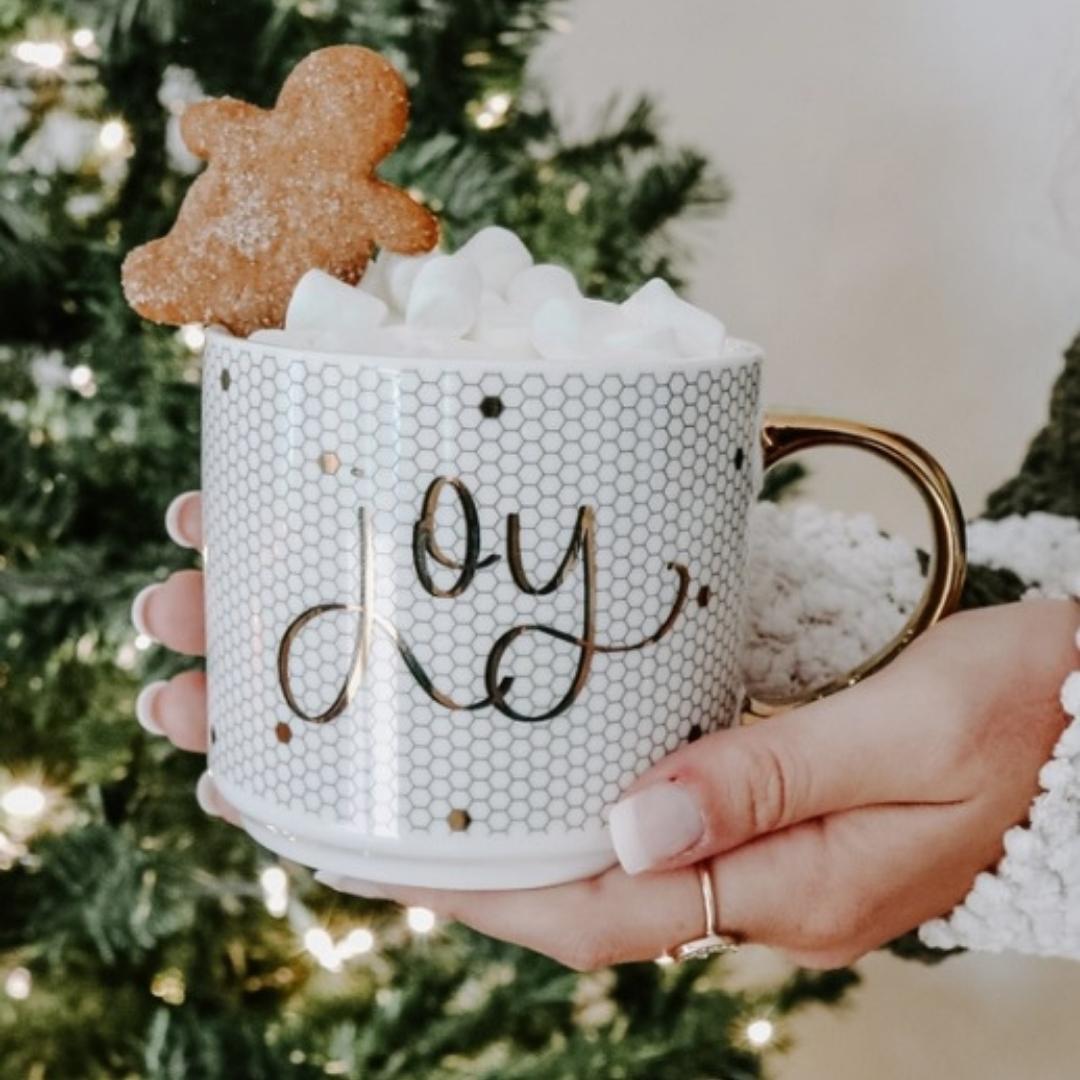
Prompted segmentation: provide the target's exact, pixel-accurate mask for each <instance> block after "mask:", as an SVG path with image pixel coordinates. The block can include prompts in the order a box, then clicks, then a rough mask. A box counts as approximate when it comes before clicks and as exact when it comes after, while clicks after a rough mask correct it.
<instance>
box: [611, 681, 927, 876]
mask: <svg viewBox="0 0 1080 1080" xmlns="http://www.w3.org/2000/svg"><path fill="white" fill-rule="evenodd" d="M884 674H887V673H884ZM884 674H883V675H881V676H876V677H875V678H873V679H869V680H867V681H866V682H865V683H861V684H859V685H858V686H856V687H852V688H851V689H849V690H844V691H842V692H840V693H838V694H834V695H833V696H831V697H829V698H825V699H823V700H821V701H816V702H814V703H813V704H810V705H806V706H804V707H803V708H800V709H796V710H793V711H791V712H787V713H783V714H781V715H779V716H775V717H772V718H771V719H769V720H765V721H763V722H761V723H759V724H755V725H754V726H752V727H737V728H732V729H729V730H726V731H719V732H716V733H715V734H712V735H709V736H706V737H705V738H703V739H700V740H699V741H697V742H695V743H691V744H689V745H687V746H684V747H682V748H680V749H679V750H677V751H676V752H675V753H673V754H671V755H670V756H669V757H667V758H665V759H664V760H663V761H661V762H659V763H658V764H657V765H655V766H654V767H653V768H652V769H650V770H649V771H648V772H646V773H645V774H644V775H643V776H641V777H639V778H638V779H637V780H636V781H635V782H634V784H633V785H632V786H631V788H630V789H629V791H628V792H627V793H626V794H625V795H624V796H623V798H622V799H621V800H620V801H619V803H618V804H617V805H616V806H615V807H614V808H613V809H612V811H611V815H610V819H609V823H610V828H611V839H612V843H613V845H614V848H615V853H616V855H618V858H619V862H620V863H622V866H623V869H624V870H626V871H627V873H630V874H636V873H640V872H642V871H644V870H671V869H675V868H677V867H680V866H686V865H688V864H690V863H694V862H697V861H698V860H700V859H703V858H706V857H708V856H710V855H716V854H718V853H720V852H723V851H727V850H729V849H731V848H734V847H738V846H739V845H740V844H744V843H746V842H747V841H748V840H751V839H753V838H754V837H756V836H760V835H763V834H765V833H771V832H775V831H776V830H778V829H783V828H786V827H787V826H789V825H794V824H796V823H797V822H801V821H806V820H808V819H810V818H814V817H820V816H821V815H824V814H828V813H832V812H834V811H838V810H845V809H851V808H854V807H857V806H864V805H869V804H875V803H891V802H909V801H920V802H921V801H928V800H929V801H942V799H941V794H940V792H938V793H937V797H934V796H933V795H932V794H931V791H930V789H931V788H932V786H933V781H934V779H935V778H936V777H935V776H934V772H935V770H933V769H932V768H929V767H928V759H929V758H930V757H931V755H932V750H933V748H934V747H935V743H937V742H938V740H939V739H940V727H941V720H942V718H941V717H940V714H939V713H937V710H935V709H933V708H932V707H931V706H930V703H929V702H926V703H924V702H920V701H918V700H916V695H915V694H913V693H911V691H910V688H908V690H907V692H904V690H903V688H902V687H901V686H899V684H898V683H897V681H896V680H893V679H888V678H885V677H884ZM928 717H929V718H931V720H930V722H931V723H933V724H935V725H936V726H937V727H938V732H937V736H938V738H937V739H935V738H933V737H930V736H929V733H928V731H927V728H928V727H929V726H930V724H929V723H928V722H927V718H928ZM920 727H921V728H922V729H923V730H921V731H920V730H919V729H920ZM933 756H934V757H936V755H933Z"/></svg>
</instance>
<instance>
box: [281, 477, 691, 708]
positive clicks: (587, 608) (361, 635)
mask: <svg viewBox="0 0 1080 1080" xmlns="http://www.w3.org/2000/svg"><path fill="white" fill-rule="evenodd" d="M448 489H449V490H450V491H452V492H453V493H454V494H455V495H456V496H457V502H458V508H459V510H460V513H461V515H462V518H463V522H464V527H465V529H464V531H465V550H464V553H463V554H462V556H461V558H460V559H458V558H455V556H453V555H451V554H449V553H447V552H446V551H444V550H443V549H442V547H440V545H439V544H438V543H437V541H436V539H435V514H436V511H437V510H438V508H439V501H440V499H441V498H442V496H443V494H444V492H446V491H447V490H448ZM358 525H359V534H360V535H359V539H360V552H361V558H360V602H359V603H358V604H344V603H330V604H316V605H315V606H314V607H310V608H308V609H307V610H306V611H304V612H302V613H301V614H300V615H298V616H297V617H296V618H295V619H294V620H293V621H292V622H291V623H290V624H289V626H288V628H287V629H286V630H285V633H284V634H283V635H282V637H281V642H280V645H279V647H278V680H279V682H280V684H281V690H282V693H283V694H284V696H285V701H286V702H287V703H288V706H289V708H290V709H291V710H292V711H293V713H295V714H296V716H298V717H300V719H302V720H307V721H309V722H310V723H313V724H325V723H327V722H328V721H330V720H333V719H334V718H335V717H337V716H340V715H341V713H342V712H344V711H345V709H346V708H348V706H349V704H350V702H351V701H352V700H353V698H354V697H355V696H356V694H357V692H358V691H359V689H360V687H361V686H362V685H363V682H364V676H365V674H366V672H367V669H368V661H369V656H370V652H371V644H372V641H373V639H374V636H375V635H376V634H382V635H383V636H384V637H385V638H387V639H388V640H389V641H391V642H392V643H393V645H394V646H395V647H396V649H397V651H398V653H399V654H400V656H401V659H402V660H403V661H404V663H405V666H406V667H407V668H408V670H409V672H410V673H411V674H412V676H413V678H414V679H415V680H416V682H417V684H418V685H419V686H420V687H421V688H422V689H423V691H424V692H425V693H426V694H427V695H428V697H430V698H431V700H432V701H434V702H436V703H437V704H439V705H442V706H443V707H445V708H447V709H464V710H468V711H475V710H477V709H483V708H486V707H488V706H489V705H490V706H494V707H495V708H496V709H497V710H498V711H499V712H501V713H502V714H503V715H505V716H508V717H510V718H511V719H513V720H522V721H525V722H527V723H537V722H540V721H542V720H550V719H552V717H555V716H558V715H559V714H560V713H562V712H565V710H566V709H568V708H569V707H570V706H571V705H572V704H573V703H574V702H575V701H576V700H577V698H578V697H579V695H580V694H581V692H582V690H583V689H584V688H585V684H586V682H587V681H588V679H589V673H590V671H591V670H592V664H593V659H594V658H595V657H596V655H597V654H599V653H608V654H610V653H629V652H634V651H636V650H638V649H644V648H645V647H646V646H647V645H652V644H655V643H656V642H658V641H660V640H661V639H662V638H663V637H665V636H666V635H667V634H668V633H669V632H670V631H671V629H672V627H673V626H674V625H675V622H676V620H677V619H678V617H679V614H680V612H681V611H682V610H683V607H684V606H685V604H686V598H687V594H688V592H689V588H690V572H689V570H688V569H687V568H686V566H684V565H683V564H682V563H675V562H672V563H668V564H667V569H668V570H673V571H674V572H675V574H676V575H677V577H678V582H679V588H678V595H677V596H676V598H675V602H674V604H673V605H672V607H671V610H670V611H669V612H668V614H667V616H666V617H665V618H664V620H663V621H662V622H661V623H660V625H659V626H658V627H657V628H656V630H655V631H654V632H653V633H651V634H650V635H649V636H648V637H645V638H643V639H642V640H640V641H635V642H632V643H630V644H625V645H604V644H601V643H600V642H598V641H597V640H596V515H595V513H594V511H593V510H592V508H591V507H588V506H582V507H580V508H579V509H578V512H577V520H576V521H575V523H574V528H573V532H572V533H571V536H570V539H569V543H568V544H567V546H566V552H565V554H564V555H563V557H562V559H561V561H560V562H559V565H558V567H557V568H556V570H555V573H554V574H553V575H552V576H551V579H550V580H549V581H547V582H545V583H543V584H536V583H534V582H533V581H531V580H530V579H529V575H528V573H527V572H526V570H525V566H524V563H523V561H522V554H521V521H520V518H519V516H518V515H517V514H508V515H507V517H506V555H505V559H506V566H507V568H508V569H509V572H510V577H511V579H512V580H513V582H514V584H515V585H516V586H517V588H518V589H520V590H521V592H522V593H524V594H526V595H528V596H548V595H550V594H551V593H553V592H555V591H556V590H557V589H559V588H560V587H561V586H563V585H564V584H565V583H566V582H567V581H568V580H569V578H570V576H571V575H572V574H573V572H574V570H575V569H576V567H577V565H578V563H580V564H581V566H582V571H583V572H582V574H581V575H580V589H581V603H580V608H579V611H580V619H581V632H580V633H579V634H572V633H567V632H566V631H564V630H559V629H557V628H555V627H552V626H542V625H540V624H537V623H525V624H522V625H518V626H512V627H510V628H509V629H508V630H506V631H505V632H504V633H503V634H501V635H500V636H499V637H498V638H497V639H496V640H495V642H494V644H493V645H492V647H491V650H490V651H489V652H488V654H487V659H486V661H485V664H484V690H485V696H484V697H483V698H482V699H481V700H480V701H473V702H470V703H464V702H459V701H455V700H454V699H453V698H452V697H450V695H448V694H446V693H444V692H443V691H441V690H440V689H439V688H438V687H437V686H436V685H435V682H434V680H433V679H432V678H431V676H430V675H429V674H428V673H427V672H426V671H425V670H424V668H423V666H422V665H421V664H420V662H419V661H418V660H417V658H416V655H415V654H414V653H413V651H412V649H411V648H410V647H409V645H408V643H407V642H406V641H404V640H403V638H402V636H401V634H400V633H398V631H397V629H396V628H395V627H394V626H393V624H392V623H391V622H390V621H388V620H387V619H386V618H384V617H383V616H382V615H380V614H379V613H378V612H376V611H374V610H373V607H372V604H371V597H372V596H373V595H374V579H373V574H374V566H375V560H374V558H373V544H372V534H371V527H370V524H369V520H368V514H367V512H366V511H365V509H364V508H363V507H361V508H360V510H359V512H358ZM480 550H481V535H480V518H479V515H478V514H477V510H476V502H475V500H474V499H473V497H472V494H471V493H470V491H469V489H468V488H467V487H466V486H465V484H464V483H462V481H461V480H460V479H458V478H456V477H449V476H440V477H437V478H436V479H435V480H434V481H433V482H432V483H431V485H430V486H429V487H428V489H427V491H426V492H425V493H424V498H423V503H422V505H421V508H420V516H419V518H418V519H417V521H416V523H415V524H414V526H413V533H412V562H413V567H414V568H415V570H416V577H417V580H418V581H419V583H420V585H421V587H422V588H423V589H424V590H425V591H426V592H427V593H428V594H429V595H430V596H433V597H436V598H438V599H443V600H451V599H453V598H455V597H459V596H461V595H462V594H463V593H464V592H465V591H466V590H467V589H468V588H469V586H470V585H472V583H473V580H474V578H475V577H476V575H477V574H478V573H479V572H481V571H486V570H490V569H492V568H493V567H495V566H496V565H497V564H499V563H500V562H502V561H503V560H502V556H499V555H495V554H492V555H488V556H487V557H483V558H482V557H481V554H480ZM432 564H437V565H438V566H441V567H443V568H444V569H447V570H453V571H456V572H457V575H458V576H457V579H456V580H455V581H454V583H453V584H452V585H451V586H450V587H449V588H440V587H439V586H438V585H437V584H436V583H435V580H434V578H433V577H432V568H433V567H432ZM342 611H344V612H349V613H350V614H353V615H355V616H356V619H357V632H356V644H355V646H354V648H353V654H352V659H351V660H350V663H349V669H348V672H347V673H346V675H345V678H344V681H343V683H342V685H341V688H340V690H339V691H338V693H337V696H336V697H335V698H334V700H333V701H332V702H331V703H330V705H329V707H328V708H327V709H325V710H324V711H323V712H320V713H309V712H307V711H305V710H304V709H303V708H302V707H301V706H300V704H299V703H298V702H297V700H296V697H295V695H294V693H293V689H292V683H291V679H290V673H289V672H290V658H291V655H292V650H293V648H294V646H295V645H296V643H297V639H298V638H299V636H300V634H301V632H302V631H303V630H304V629H305V627H307V626H309V625H310V624H311V623H313V622H314V621H315V620H316V619H319V618H321V617H322V616H324V615H328V614H330V613H332V612H342ZM529 635H541V636H545V637H549V638H555V639H556V640H558V641H562V642H565V643H566V644H568V645H572V646H573V647H574V648H575V649H576V650H577V665H576V668H575V671H574V674H573V676H572V678H571V680H570V685H569V686H568V687H567V689H566V692H565V693H564V694H563V696H562V697H561V698H560V699H559V700H558V701H557V702H556V703H555V704H554V705H553V706H552V707H551V708H550V709H548V710H547V711H546V712H543V713H541V714H540V715H538V716H527V715H525V714H524V713H522V712H520V711H519V710H517V709H516V708H514V706H512V705H511V704H510V702H509V701H508V700H507V695H508V693H509V691H510V689H511V687H512V686H513V683H514V679H513V677H512V676H502V675H501V674H500V672H501V669H502V667H503V662H504V659H505V657H506V654H507V651H508V650H509V649H510V647H511V645H513V644H514V643H515V642H516V641H518V640H519V639H521V638H527V637H528V636H529Z"/></svg>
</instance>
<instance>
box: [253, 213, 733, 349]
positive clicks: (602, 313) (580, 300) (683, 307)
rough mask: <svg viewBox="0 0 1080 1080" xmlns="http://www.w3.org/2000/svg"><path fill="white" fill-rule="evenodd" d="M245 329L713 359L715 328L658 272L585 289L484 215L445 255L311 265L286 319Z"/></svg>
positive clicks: (359, 344)
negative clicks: (349, 267)
mask: <svg viewBox="0 0 1080 1080" xmlns="http://www.w3.org/2000/svg"><path fill="white" fill-rule="evenodd" d="M251 340H252V341H253V342H256V343H260V342H261V343H263V344H267V345H283V346H287V347H291V348H295V349H319V350H324V351H328V352H346V353H353V354H355V353H360V354H368V355H373V356H391V357H409V356H420V357H433V358H434V357H439V356H458V357H476V358H478V359H484V360H502V359H517V358H519V357H523V358H529V357H536V356H541V357H544V358H547V359H549V360H554V361H562V362H566V361H579V362H583V363H588V362H589V361H590V360H598V361H602V362H605V363H618V362H620V361H629V362H650V363H652V362H663V361H665V360H676V359H680V358H690V359H699V358H701V359H704V358H712V357H715V358H720V357H722V356H723V349H724V342H725V331H724V325H723V323H721V322H720V321H719V320H718V319H715V318H713V316H711V315H709V314H707V313H706V312H704V311H701V310H699V309H698V308H696V307H694V306H693V305H692V304H690V303H688V302H687V301H685V300H683V299H682V298H681V297H679V296H678V295H677V294H676V293H675V292H674V291H673V290H672V288H671V286H670V285H668V284H667V283H666V282H665V281H662V280H661V279H659V278H654V279H653V280H651V281H648V282H646V283H645V284H644V285H643V286H642V287H641V288H640V289H638V290H637V291H636V292H635V293H634V294H633V295H632V296H630V297H628V298H627V299H626V300H625V301H624V302H623V303H622V304H612V303H610V302H608V301H606V300H593V299H589V298H586V297H584V296H582V295H581V292H580V290H579V289H578V286H577V282H576V281H575V279H574V276H573V275H572V274H571V273H570V271H569V270H567V269H566V268H565V267H562V266H556V265H554V264H552V263H542V264H538V265H534V264H533V262H532V256H531V255H530V254H529V251H528V249H527V248H526V247H525V245H524V244H523V243H522V242H521V240H519V239H518V237H516V236H515V235H514V234H513V233H512V232H510V231H509V230H508V229H503V228H498V227H495V226H492V227H489V228H486V229H481V230H480V231H479V232H478V233H476V235H475V236H473V237H472V239H470V240H469V241H468V242H466V243H465V244H464V245H463V246H462V248H461V249H460V250H459V251H458V252H457V253H456V254H454V255H447V254H442V253H439V252H429V253H427V254H424V255H416V256H409V255H398V254H396V253H394V252H391V251H385V250H384V251H380V252H379V255H378V257H377V258H376V259H373V260H372V261H371V262H369V264H368V267H367V271H366V273H365V274H364V276H363V278H362V280H361V282H360V284H359V285H358V286H357V287H356V288H353V287H352V286H349V285H346V284H345V283H344V282H342V281H339V280H338V279H337V278H335V277H332V276H331V275H330V274H327V273H324V272H323V271H321V270H312V271H309V272H308V273H307V274H305V275H304V276H303V277H302V278H301V279H300V281H299V282H298V283H297V286H296V289H295V291H294V293H293V297H292V300H291V302H290V304H289V309H288V312H287V313H286V318H285V329H284V330H260V331H257V332H255V333H253V334H252V335H251Z"/></svg>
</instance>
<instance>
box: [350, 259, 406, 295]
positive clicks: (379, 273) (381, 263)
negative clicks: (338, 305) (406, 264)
mask: <svg viewBox="0 0 1080 1080" xmlns="http://www.w3.org/2000/svg"><path fill="white" fill-rule="evenodd" d="M398 257H399V258H400V256H398ZM392 258H394V256H393V254H392V253H391V252H389V251H380V252H379V254H378V255H377V256H376V257H375V258H374V259H372V260H371V261H370V262H369V263H368V264H367V269H365V270H364V276H363V277H362V278H361V279H360V280H359V281H358V282H357V284H356V287H357V288H358V289H360V290H361V291H362V292H366V293H368V294H369V295H371V296H376V297H378V298H379V299H380V300H381V301H382V302H383V303H384V304H387V305H388V306H393V297H392V296H391V295H390V283H389V282H388V281H387V280H386V269H387V265H388V263H389V261H390V259H392Z"/></svg>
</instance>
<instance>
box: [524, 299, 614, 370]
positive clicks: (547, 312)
mask: <svg viewBox="0 0 1080 1080" xmlns="http://www.w3.org/2000/svg"><path fill="white" fill-rule="evenodd" d="M624 322H625V317H624V316H623V315H622V313H621V312H620V310H619V306H618V305H617V304H611V303H608V301H606V300H586V299H584V298H583V297H581V296H576V297H565V296H553V297H551V298H550V299H548V300H545V301H544V302H543V303H542V304H541V305H540V307H539V308H538V309H537V311H536V314H535V315H533V318H532V322H531V324H530V337H531V340H532V344H533V348H535V349H536V351H537V352H538V353H539V354H540V355H541V356H543V357H546V358H547V359H548V360H583V359H587V358H588V357H590V356H597V355H606V351H607V350H606V348H605V344H604V343H605V339H606V338H607V337H608V335H610V334H612V333H616V332H618V330H619V329H620V328H621V325H622V324H623V323H624Z"/></svg>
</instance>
